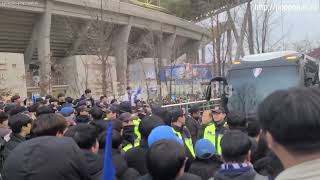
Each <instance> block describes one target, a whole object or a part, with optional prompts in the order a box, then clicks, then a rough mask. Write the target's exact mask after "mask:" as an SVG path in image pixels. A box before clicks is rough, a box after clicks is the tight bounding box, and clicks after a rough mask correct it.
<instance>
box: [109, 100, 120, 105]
mask: <svg viewBox="0 0 320 180" xmlns="http://www.w3.org/2000/svg"><path fill="white" fill-rule="evenodd" d="M110 104H118V100H117V99H112V100H111V102H110Z"/></svg>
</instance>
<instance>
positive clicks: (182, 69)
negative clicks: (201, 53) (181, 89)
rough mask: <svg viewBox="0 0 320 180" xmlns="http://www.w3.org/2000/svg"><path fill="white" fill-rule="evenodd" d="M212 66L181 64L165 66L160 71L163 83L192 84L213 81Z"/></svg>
mask: <svg viewBox="0 0 320 180" xmlns="http://www.w3.org/2000/svg"><path fill="white" fill-rule="evenodd" d="M212 78H213V76H212V66H211V65H210V64H179V65H175V66H164V67H162V68H161V70H160V80H161V81H162V82H166V81H175V82H176V83H190V82H192V81H203V80H211V79H212Z"/></svg>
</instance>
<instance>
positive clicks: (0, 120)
mask: <svg viewBox="0 0 320 180" xmlns="http://www.w3.org/2000/svg"><path fill="white" fill-rule="evenodd" d="M8 117H9V116H8V114H7V113H5V112H3V111H0V124H1V125H2V126H3V127H8Z"/></svg>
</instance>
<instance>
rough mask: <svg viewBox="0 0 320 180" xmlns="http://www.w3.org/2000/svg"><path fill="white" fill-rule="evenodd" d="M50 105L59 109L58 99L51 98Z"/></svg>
mask: <svg viewBox="0 0 320 180" xmlns="http://www.w3.org/2000/svg"><path fill="white" fill-rule="evenodd" d="M49 103H50V104H51V105H52V106H53V107H58V106H59V100H58V99H57V98H50V100H49Z"/></svg>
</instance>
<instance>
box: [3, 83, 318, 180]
mask: <svg viewBox="0 0 320 180" xmlns="http://www.w3.org/2000/svg"><path fill="white" fill-rule="evenodd" d="M107 99H108V98H107V97H106V96H101V98H100V99H99V100H94V99H93V98H92V96H91V90H89V89H88V90H86V91H85V93H84V95H83V96H81V97H80V98H79V99H72V98H70V97H65V95H64V94H59V95H58V97H52V96H46V97H45V98H38V99H36V100H35V101H34V103H33V104H30V105H28V106H26V105H23V103H22V101H21V99H20V97H19V96H18V95H15V96H13V97H12V98H11V102H10V103H5V104H3V105H2V106H1V107H0V109H1V110H0V145H1V146H0V170H1V178H2V179H3V180H44V179H45V180H58V179H59V180H101V179H102V178H103V177H104V178H105V179H106V176H108V177H107V178H108V179H117V180H273V179H276V180H316V179H318V178H319V179H320V171H319V170H318V167H319V165H320V119H318V118H319V117H320V89H319V88H301V89H290V90H281V91H276V92H274V93H273V94H271V95H270V96H268V97H267V98H266V99H265V100H264V101H263V102H262V103H261V104H260V105H259V106H258V108H257V113H255V114H246V115H244V114H240V113H236V112H228V111H226V109H224V107H222V106H215V107H214V108H212V109H208V110H204V111H201V110H200V108H199V107H198V106H196V105H194V106H192V107H190V108H189V110H188V112H185V111H184V110H183V109H179V108H170V109H166V108H163V107H161V106H157V105H153V106H151V107H149V106H148V105H147V104H144V103H141V102H139V101H136V103H135V104H132V103H131V102H129V101H123V102H118V101H117V100H112V101H111V102H108V100H107ZM226 112H228V113H226ZM108 135H111V136H110V139H109V138H108ZM109 145H110V146H109ZM108 147H109V148H110V150H111V152H109V149H108ZM108 159H111V162H112V165H111V166H106V165H105V164H106V161H107V160H108ZM112 167H114V170H115V172H114V177H113V174H111V175H110V174H107V172H112ZM109 169H111V171H107V170H109Z"/></svg>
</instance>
